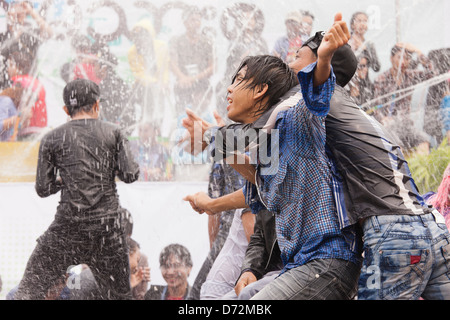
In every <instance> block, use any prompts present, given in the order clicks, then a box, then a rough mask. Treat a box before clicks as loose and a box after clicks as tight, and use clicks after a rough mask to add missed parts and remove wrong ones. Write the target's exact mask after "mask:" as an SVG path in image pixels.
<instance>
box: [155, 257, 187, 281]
mask: <svg viewBox="0 0 450 320" xmlns="http://www.w3.org/2000/svg"><path fill="white" fill-rule="evenodd" d="M191 269H192V267H191V266H186V265H185V264H184V263H183V261H182V259H180V257H178V256H176V255H174V254H171V255H170V256H169V257H168V258H167V259H166V260H165V262H164V264H162V265H161V274H162V277H163V278H164V280H165V281H166V282H167V286H168V287H169V288H182V287H187V284H188V281H187V279H188V277H189V274H190V273H191Z"/></svg>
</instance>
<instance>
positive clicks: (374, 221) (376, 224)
mask: <svg viewBox="0 0 450 320" xmlns="http://www.w3.org/2000/svg"><path fill="white" fill-rule="evenodd" d="M370 222H371V223H372V227H373V230H374V231H375V232H380V231H381V227H380V223H379V222H378V217H377V216H372V217H371V218H370Z"/></svg>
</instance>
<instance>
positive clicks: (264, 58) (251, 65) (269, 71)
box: [232, 55, 298, 115]
mask: <svg viewBox="0 0 450 320" xmlns="http://www.w3.org/2000/svg"><path fill="white" fill-rule="evenodd" d="M245 66H247V72H246V73H245V77H244V79H243V80H242V81H247V84H246V85H245V88H247V89H252V90H255V89H256V88H257V87H258V86H262V85H265V84H267V85H268V90H267V92H266V93H265V94H264V96H263V97H262V99H264V98H266V97H268V98H269V99H268V101H267V103H266V104H264V105H261V106H260V107H259V108H258V109H257V110H256V111H255V115H260V114H263V113H264V112H265V111H266V110H267V109H268V108H270V107H271V106H273V105H275V104H277V103H278V102H279V101H280V99H281V97H283V96H284V94H285V93H286V92H288V91H289V90H290V89H291V88H293V87H295V86H296V85H297V84H298V80H297V76H296V75H295V73H294V72H293V71H292V69H291V68H289V66H288V65H287V64H286V63H285V62H283V60H281V59H280V58H278V57H274V56H270V55H259V56H249V57H247V58H245V59H244V60H243V61H242V63H241V65H240V66H239V68H238V69H237V71H236V73H235V75H234V76H233V79H232V83H233V82H234V80H235V79H236V76H237V73H238V72H239V71H240V70H241V69H242V68H243V67H245Z"/></svg>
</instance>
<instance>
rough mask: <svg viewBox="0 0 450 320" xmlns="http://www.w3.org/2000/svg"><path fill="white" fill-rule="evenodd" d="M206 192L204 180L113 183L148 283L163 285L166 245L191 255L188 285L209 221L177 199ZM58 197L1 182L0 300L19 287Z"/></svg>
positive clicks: (198, 263) (201, 258)
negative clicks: (129, 215) (130, 219)
mask: <svg viewBox="0 0 450 320" xmlns="http://www.w3.org/2000/svg"><path fill="white" fill-rule="evenodd" d="M206 188H207V183H206V182H192V183H189V182H185V183H183V182H177V183H164V182H159V183H150V182H136V183H133V184H129V185H127V184H124V183H122V182H119V183H118V191H119V195H120V201H121V204H122V206H123V207H125V208H127V209H128V210H129V211H130V212H131V213H132V215H133V219H134V230H133V236H132V237H133V238H134V239H135V240H136V241H137V242H138V243H139V244H140V246H141V251H142V252H143V253H145V254H146V255H147V256H148V259H149V264H150V268H151V278H152V283H153V284H165V281H164V279H163V278H162V276H161V272H160V269H159V253H160V252H161V249H163V248H164V247H165V246H166V245H168V244H171V243H180V244H183V245H184V246H186V247H187V248H188V250H189V251H190V253H191V255H192V260H193V263H194V266H193V269H192V272H191V275H190V276H189V279H188V280H189V283H190V284H193V282H194V280H195V276H196V275H197V273H198V270H199V269H200V267H201V265H202V264H203V261H204V260H205V258H206V255H207V254H208V251H209V239H208V230H207V221H208V218H207V216H206V215H199V214H197V213H196V212H194V211H193V210H192V209H191V207H190V205H189V204H188V203H186V202H185V201H183V200H182V198H183V197H184V196H185V195H187V194H191V193H194V192H198V191H206V190H207V189H206ZM59 196H60V195H59V193H58V194H56V195H53V196H51V197H48V198H44V199H42V198H39V197H38V196H37V194H36V192H35V190H34V184H33V183H2V184H0V276H1V277H2V280H3V290H2V292H1V293H0V299H4V298H5V296H6V294H7V293H8V292H9V290H11V289H12V288H13V287H15V286H16V285H17V284H18V283H19V281H20V279H21V277H22V275H23V272H24V270H25V266H26V262H27V260H28V258H29V256H30V254H31V252H32V251H33V249H34V247H35V244H36V239H37V238H38V237H39V236H40V235H41V234H42V233H43V232H44V231H45V230H46V229H47V227H48V226H49V225H50V223H51V222H52V221H53V218H54V215H55V212H56V207H57V205H58V202H59Z"/></svg>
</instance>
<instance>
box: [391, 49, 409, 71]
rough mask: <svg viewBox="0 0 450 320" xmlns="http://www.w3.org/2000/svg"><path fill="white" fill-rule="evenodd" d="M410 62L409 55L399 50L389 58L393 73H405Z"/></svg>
mask: <svg viewBox="0 0 450 320" xmlns="http://www.w3.org/2000/svg"><path fill="white" fill-rule="evenodd" d="M410 62H411V53H410V52H408V51H406V50H400V51H398V52H396V53H395V54H394V55H393V56H391V63H392V68H393V69H394V70H395V71H397V72H398V71H400V72H405V71H406V70H407V69H408V68H409V64H410Z"/></svg>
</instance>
